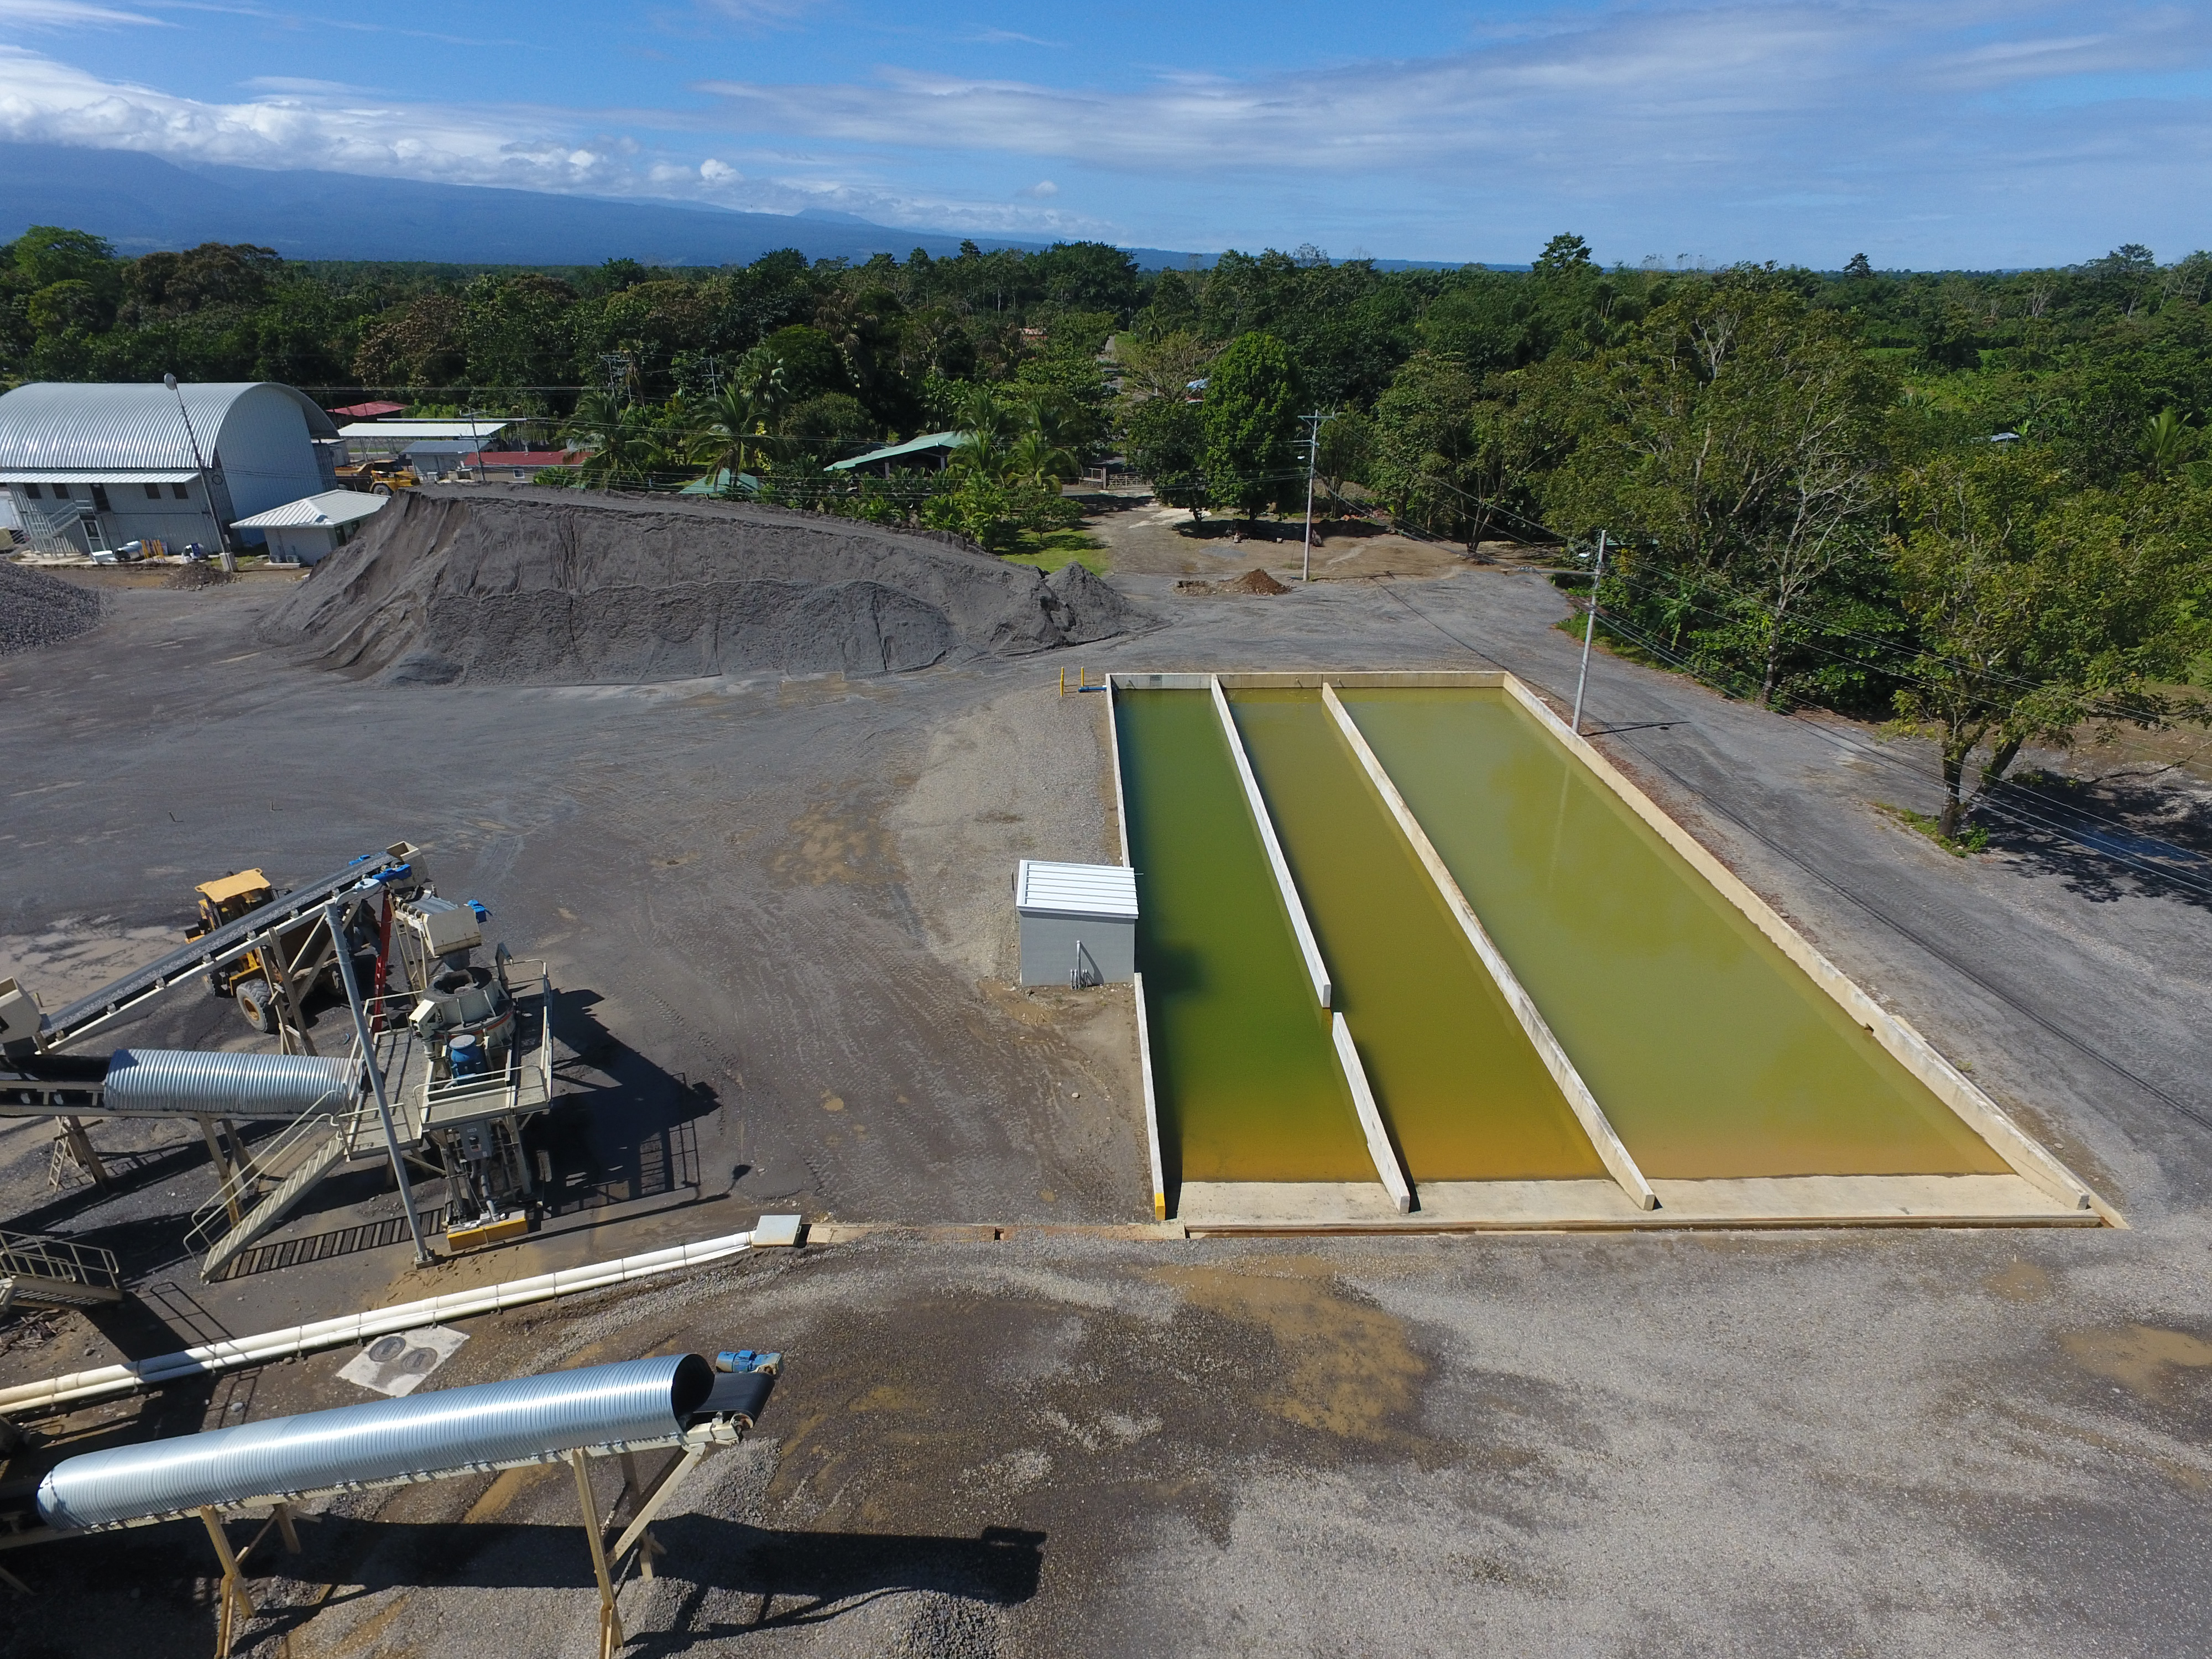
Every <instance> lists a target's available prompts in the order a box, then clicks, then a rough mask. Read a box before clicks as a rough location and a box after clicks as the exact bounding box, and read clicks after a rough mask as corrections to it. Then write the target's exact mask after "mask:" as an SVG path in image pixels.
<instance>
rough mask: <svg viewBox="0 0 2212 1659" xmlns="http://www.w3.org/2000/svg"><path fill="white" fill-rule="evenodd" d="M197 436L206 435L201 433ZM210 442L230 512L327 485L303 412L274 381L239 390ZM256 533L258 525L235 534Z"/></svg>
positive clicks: (246, 514) (248, 537)
mask: <svg viewBox="0 0 2212 1659" xmlns="http://www.w3.org/2000/svg"><path fill="white" fill-rule="evenodd" d="M201 441H202V442H206V441H207V439H206V437H205V436H204V435H203V436H202V439H201ZM214 442H215V446H216V455H217V456H218V457H220V458H221V459H222V474H223V481H224V483H227V484H228V486H229V487H230V509H231V513H232V515H233V516H234V517H235V518H240V519H250V518H252V516H253V515H254V514H255V513H266V512H267V511H269V509H270V507H282V506H283V505H284V504H285V503H286V502H287V501H298V500H300V499H301V497H303V496H307V495H315V494H316V493H318V492H319V491H321V490H324V489H329V488H330V485H329V484H328V483H325V481H324V478H323V471H322V467H321V466H320V465H319V463H318V461H317V458H316V455H315V446H314V441H313V439H312V438H310V437H309V436H308V435H307V416H305V415H304V414H302V413H301V409H300V405H299V404H297V403H295V401H293V399H292V398H290V397H289V396H288V395H287V394H286V393H285V392H283V391H282V390H280V389H279V388H277V387H276V386H254V387H252V389H251V390H249V391H247V392H244V393H242V394H241V395H240V397H239V398H238V399H237V401H236V402H234V403H233V404H231V406H230V412H229V413H228V414H227V415H226V416H223V422H222V431H221V432H220V433H219V434H217V435H216V438H215V440H214ZM261 537H262V532H259V531H258V530H241V531H240V532H238V539H239V540H240V541H242V542H245V543H247V544H258V542H259V541H260V540H261Z"/></svg>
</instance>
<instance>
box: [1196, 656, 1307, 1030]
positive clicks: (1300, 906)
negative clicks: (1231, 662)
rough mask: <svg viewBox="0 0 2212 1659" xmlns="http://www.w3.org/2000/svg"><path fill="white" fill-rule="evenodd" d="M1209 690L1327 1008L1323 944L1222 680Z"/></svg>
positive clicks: (1286, 906) (1294, 929) (1270, 864)
mask: <svg viewBox="0 0 2212 1659" xmlns="http://www.w3.org/2000/svg"><path fill="white" fill-rule="evenodd" d="M1206 689H1207V690H1209V691H1210V692H1211V693H1212V696H1213V708H1214V712H1215V713H1216V714H1218V715H1219V716H1220V717H1221V731H1222V735H1223V736H1224V737H1225V738H1227V739H1228V742H1229V757H1230V758H1231V760H1233V761H1235V762H1236V763H1237V778H1238V780H1239V781H1241V782H1242V783H1243V786H1244V802H1245V805H1248V806H1249V807H1250V808H1251V809H1252V822H1253V823H1255V825H1257V826H1258V828H1259V830H1260V842H1261V845H1262V846H1263V847H1265V848H1267V867H1268V868H1269V869H1271V870H1273V872H1274V875H1275V887H1276V890H1277V891H1278V892H1279V893H1280V894H1281V895H1282V898H1283V908H1284V910H1285V912H1286V913H1288V915H1289V916H1290V918H1291V933H1294V934H1296V935H1297V941H1298V951H1299V954H1300V955H1302V956H1304V957H1305V962H1306V973H1307V975H1308V976H1309V977H1310V978H1311V979H1312V981H1313V987H1314V995H1315V996H1316V997H1317V998H1319V999H1320V1001H1321V1006H1322V1007H1324V1008H1326V1007H1328V991H1329V986H1328V968H1327V967H1326V966H1325V965H1324V964H1323V963H1322V959H1321V946H1320V945H1317V944H1316V943H1315V941H1314V931H1313V924H1312V922H1310V921H1308V920H1307V918H1306V907H1305V902H1304V900H1302V899H1301V898H1299V897H1298V889H1297V883H1295V882H1293V881H1292V880H1291V866H1290V863H1289V861H1288V860H1286V859H1285V858H1284V857H1283V843H1282V842H1281V841H1280V840H1279V839H1278V838H1277V836H1276V835H1275V820H1274V819H1273V817H1271V816H1269V814H1268V811H1267V801H1266V800H1265V799H1262V798H1261V794H1260V781H1259V780H1258V779H1257V778H1255V777H1254V776H1253V775H1252V757H1250V756H1249V755H1247V754H1246V753H1245V752H1244V738H1243V735H1242V734H1241V733H1239V732H1238V731H1237V717H1236V716H1235V715H1234V714H1231V713H1230V712H1229V699H1228V698H1227V697H1226V696H1224V695H1222V690H1221V682H1220V681H1219V680H1218V679H1215V680H1211V681H1209V682H1208V684H1207V687H1206Z"/></svg>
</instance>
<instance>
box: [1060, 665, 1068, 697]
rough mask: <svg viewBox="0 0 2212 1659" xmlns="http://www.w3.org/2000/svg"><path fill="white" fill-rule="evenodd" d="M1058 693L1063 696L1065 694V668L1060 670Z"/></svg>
mask: <svg viewBox="0 0 2212 1659" xmlns="http://www.w3.org/2000/svg"><path fill="white" fill-rule="evenodd" d="M1066 695H1067V671H1066V669H1065V668H1063V669H1061V670H1060V696H1063V697H1064V696H1066Z"/></svg>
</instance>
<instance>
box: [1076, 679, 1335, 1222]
mask: <svg viewBox="0 0 2212 1659" xmlns="http://www.w3.org/2000/svg"><path fill="white" fill-rule="evenodd" d="M1114 696H1115V724H1116V726H1117V727H1118V729H1119V732H1120V737H1121V756H1120V757H1119V758H1120V762H1121V789H1122V798H1123V800H1124V802H1125V804H1126V806H1127V814H1128V832H1129V859H1130V862H1131V863H1132V864H1133V865H1134V866H1136V871H1137V905H1138V917H1137V966H1138V968H1139V969H1141V970H1142V972H1143V974H1144V976H1145V1011H1146V1022H1147V1024H1148V1026H1149V1032H1150V1036H1151V1039H1152V1084H1153V1091H1154V1096H1155V1098H1156V1099H1157V1101H1158V1106H1159V1113H1160V1143H1161V1155H1162V1158H1163V1159H1164V1162H1165V1164H1167V1166H1168V1167H1167V1169H1166V1171H1165V1173H1166V1176H1167V1179H1168V1181H1169V1182H1170V1184H1171V1185H1172V1184H1174V1183H1176V1182H1182V1181H1372V1180H1374V1179H1375V1178H1376V1177H1375V1165H1374V1164H1373V1162H1372V1161H1371V1160H1370V1158H1369V1157H1368V1155H1367V1148H1366V1144H1365V1142H1364V1139H1363V1138H1362V1137H1361V1134H1360V1132H1359V1124H1358V1117H1357V1116H1356V1115H1355V1114H1354V1112H1353V1110H1352V1097H1351V1094H1350V1092H1349V1091H1347V1090H1346V1086H1345V1083H1344V1076H1343V1073H1342V1071H1341V1070H1340V1067H1339V1066H1338V1065H1337V1061H1336V1054H1335V1050H1334V1048H1333V1046H1332V1045H1331V1043H1330V1041H1329V1035H1328V1014H1327V1012H1326V1011H1325V1010H1323V1009H1322V1006H1321V1005H1320V1004H1319V1002H1318V1001H1316V999H1315V997H1314V991H1313V982H1312V981H1310V979H1308V978H1307V977H1306V972H1305V964H1304V960H1303V958H1302V957H1300V955H1299V953H1298V947H1297V938H1296V936H1295V935H1294V934H1293V933H1291V924H1290V919H1289V917H1288V916H1287V915H1285V912H1284V910H1283V905H1282V900H1281V899H1280V897H1279V896H1278V895H1277V893H1276V890H1275V879H1274V876H1273V872H1271V871H1270V870H1269V869H1268V867H1267V850H1266V848H1264V847H1263V846H1262V845H1261V841H1260V834H1259V831H1258V829H1256V828H1255V825H1254V824H1253V822H1252V815H1251V812H1250V811H1249V810H1248V809H1247V807H1246V805H1245V803H1244V790H1243V784H1242V783H1240V782H1239V781H1238V780H1237V772H1236V768H1235V763H1234V762H1233V761H1232V760H1231V757H1230V753H1229V740H1228V737H1227V735H1226V734H1225V732H1223V731H1222V729H1221V720H1220V717H1219V715H1218V714H1216V713H1215V711H1214V707H1213V700H1212V697H1211V696H1209V695H1207V694H1206V693H1204V692H1198V691H1117V692H1116V693H1115V694H1114Z"/></svg>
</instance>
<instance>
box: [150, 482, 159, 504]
mask: <svg viewBox="0 0 2212 1659" xmlns="http://www.w3.org/2000/svg"><path fill="white" fill-rule="evenodd" d="M146 499H147V500H148V501H160V500H161V485H159V484H148V485H147V486H146Z"/></svg>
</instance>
